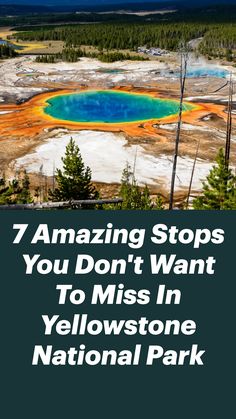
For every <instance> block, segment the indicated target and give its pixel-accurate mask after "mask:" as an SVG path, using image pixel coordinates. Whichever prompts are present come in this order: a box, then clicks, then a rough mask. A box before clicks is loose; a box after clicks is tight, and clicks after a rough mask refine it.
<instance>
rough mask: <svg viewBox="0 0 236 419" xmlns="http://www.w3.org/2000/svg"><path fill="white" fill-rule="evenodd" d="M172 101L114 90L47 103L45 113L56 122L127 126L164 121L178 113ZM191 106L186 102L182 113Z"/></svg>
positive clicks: (61, 98) (60, 98) (68, 95)
mask: <svg viewBox="0 0 236 419" xmlns="http://www.w3.org/2000/svg"><path fill="white" fill-rule="evenodd" d="M178 109H179V103H178V101H175V100H169V99H160V98H154V97H152V96H149V95H145V94H137V93H127V92H117V91H86V92H80V93H73V94H66V95H58V96H55V97H53V98H51V99H48V100H47V106H46V107H45V110H44V111H45V113H46V114H47V115H50V116H52V117H53V118H56V119H61V120H66V121H73V122H89V123H110V124H112V123H128V122H137V121H148V120H152V119H160V118H165V117H168V116H171V115H175V114H177V113H178ZM192 109H194V106H193V105H191V104H189V103H185V104H184V110H185V111H189V110H192Z"/></svg>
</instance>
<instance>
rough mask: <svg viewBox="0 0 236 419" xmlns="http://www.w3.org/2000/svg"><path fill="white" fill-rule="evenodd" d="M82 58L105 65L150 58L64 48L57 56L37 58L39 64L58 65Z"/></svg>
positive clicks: (49, 55) (121, 53)
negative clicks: (59, 62) (93, 59)
mask: <svg viewBox="0 0 236 419" xmlns="http://www.w3.org/2000/svg"><path fill="white" fill-rule="evenodd" d="M81 57H88V58H96V59H98V60H99V61H101V62H104V63H113V62H116V61H124V60H132V61H135V60H138V61H146V60H148V58H144V57H142V56H139V55H134V54H129V53H123V52H119V51H116V52H107V53H105V52H102V51H101V52H88V51H86V50H85V49H81V48H64V49H63V51H62V52H61V53H57V54H48V55H40V56H37V57H36V62H37V63H49V64H52V63H56V62H58V61H66V62H71V63H74V62H77V61H79V59H80V58H81Z"/></svg>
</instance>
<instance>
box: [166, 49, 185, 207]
mask: <svg viewBox="0 0 236 419" xmlns="http://www.w3.org/2000/svg"><path fill="white" fill-rule="evenodd" d="M188 56H189V53H188V48H187V47H186V45H182V46H181V47H180V60H181V64H180V103H179V116H178V125H177V132H176V140H175V151H174V159H173V166H172V176H171V187H170V202H169V210H172V209H173V204H174V193H175V178H176V169H177V161H178V153H179V142H180V133H181V125H182V115H183V101H184V92H185V82H186V77H187V66H188Z"/></svg>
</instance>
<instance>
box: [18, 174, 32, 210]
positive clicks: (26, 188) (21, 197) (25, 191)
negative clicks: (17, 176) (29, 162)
mask: <svg viewBox="0 0 236 419" xmlns="http://www.w3.org/2000/svg"><path fill="white" fill-rule="evenodd" d="M16 199H17V203H18V204H30V203H32V202H33V199H32V197H31V194H30V180H29V176H28V175H27V173H26V172H24V177H23V179H22V180H21V188H20V190H19V193H18V195H17V198H16Z"/></svg>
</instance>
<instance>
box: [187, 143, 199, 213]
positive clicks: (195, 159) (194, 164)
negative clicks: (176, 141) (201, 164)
mask: <svg viewBox="0 0 236 419" xmlns="http://www.w3.org/2000/svg"><path fill="white" fill-rule="evenodd" d="M200 142H201V140H200V138H199V140H198V143H197V148H196V154H195V158H194V162H193V168H192V173H191V178H190V183H189V190H188V195H187V200H186V209H188V208H189V200H190V196H191V192H192V185H193V177H194V172H195V168H196V164H197V158H198V152H199V147H200Z"/></svg>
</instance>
